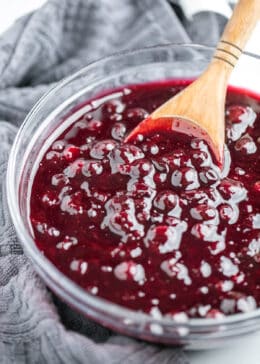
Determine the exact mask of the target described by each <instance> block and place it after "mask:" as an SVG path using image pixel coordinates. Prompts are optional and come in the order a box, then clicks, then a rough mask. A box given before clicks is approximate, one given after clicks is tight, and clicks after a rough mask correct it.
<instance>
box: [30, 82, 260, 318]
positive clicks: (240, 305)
mask: <svg viewBox="0 0 260 364" xmlns="http://www.w3.org/2000/svg"><path fill="white" fill-rule="evenodd" d="M183 84H184V83H183V82H181V81H168V82H161V83H151V84H145V85H136V86H130V87H127V88H124V89H122V90H121V91H120V92H119V91H118V90H116V92H115V95H114V96H113V92H112V91H111V97H110V100H109V101H104V102H100V105H99V106H98V107H96V108H95V107H94V106H93V104H92V103H91V104H90V105H92V109H91V111H89V112H88V113H86V114H85V115H84V116H83V117H81V118H80V119H79V120H77V121H76V122H75V123H74V124H73V125H72V126H71V127H69V128H68V129H67V130H66V131H65V132H64V133H63V134H62V135H61V136H60V137H59V138H58V139H57V140H56V141H55V142H54V143H52V145H51V146H50V148H49V149H48V151H47V152H46V153H45V155H44V157H43V159H42V161H41V162H40V164H39V167H38V170H37V173H36V175H35V178H34V182H33V188H32V193H31V200H30V207H31V215H30V219H31V224H32V227H33V231H34V234H35V241H36V243H37V246H38V247H39V249H40V250H41V251H42V252H43V253H44V254H45V255H46V256H47V257H48V258H49V259H50V260H51V261H52V262H53V263H54V264H55V265H56V266H57V267H58V268H59V269H60V270H61V271H62V272H63V273H64V274H66V275H67V276H68V277H70V278H71V279H72V280H73V281H75V282H76V283H78V284H79V285H80V286H82V287H83V288H84V289H86V290H87V291H89V292H90V293H92V294H94V295H98V296H101V297H104V298H106V299H108V300H110V301H113V302H116V303H118V304H120V305H123V306H126V307H129V308H132V309H134V310H138V311H144V312H147V313H150V314H151V315H153V316H155V317H160V316H161V315H168V316H172V317H176V316H175V315H179V314H181V315H184V316H185V317H187V316H188V317H221V316H223V315H230V314H233V313H236V312H248V311H251V310H254V309H255V308H257V307H258V306H260V269H259V267H260V197H259V196H260V175H259V172H260V160H259V147H260V114H259V109H260V102H259V100H257V99H253V98H252V97H249V96H247V97H246V96H245V95H242V94H240V93H239V92H238V91H232V92H231V91H230V92H229V95H228V98H227V106H226V138H227V148H226V152H225V168H224V170H223V171H220V170H219V168H218V167H217V166H216V165H215V164H214V163H213V162H212V158H211V154H210V152H209V150H208V147H207V145H206V144H205V143H204V142H203V141H201V140H198V139H191V138H188V137H187V136H184V135H181V134H179V135H172V136H170V135H164V134H162V133H161V134H160V135H158V134H156V135H150V136H149V137H147V138H143V136H141V135H140V136H139V139H138V140H137V141H136V143H135V144H134V145H133V144H124V143H123V142H122V141H123V139H124V137H125V136H126V135H127V133H129V132H130V130H132V129H133V128H134V127H135V126H136V125H137V124H138V123H139V122H140V121H141V120H143V119H144V118H145V117H146V116H147V115H148V114H149V113H151V112H152V111H153V110H154V109H155V108H156V107H158V106H159V105H160V104H162V103H163V102H164V101H166V100H167V99H169V98H170V97H171V96H173V95H174V94H176V93H177V92H179V91H180V90H181V89H182V88H183V87H184V86H183ZM250 105H251V106H250ZM257 111H258V114H257Z"/></svg>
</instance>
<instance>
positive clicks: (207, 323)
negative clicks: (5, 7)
mask: <svg viewBox="0 0 260 364" xmlns="http://www.w3.org/2000/svg"><path fill="white" fill-rule="evenodd" d="M168 47H180V48H192V49H197V50H206V51H210V52H212V51H213V50H214V49H215V48H214V47H211V46H207V45H202V44H194V43H165V44H158V45H154V46H149V47H143V48H139V49H133V50H124V51H120V52H116V53H113V54H111V55H108V56H105V57H102V58H99V59H97V60H95V61H93V62H91V63H89V64H87V65H86V66H85V67H83V68H81V69H80V70H78V71H77V72H75V73H73V74H72V75H70V76H68V77H65V78H64V79H62V80H61V81H59V82H58V83H57V84H56V85H54V86H52V87H51V88H50V90H49V91H47V92H46V93H45V94H44V95H43V96H42V97H41V98H40V99H39V100H38V101H37V102H36V104H35V105H34V106H33V108H32V109H31V111H30V112H29V113H28V114H27V116H26V117H25V119H24V121H23V123H22V125H21V127H20V128H19V130H18V133H17V135H16V137H15V140H14V142H13V146H12V148H11V152H10V155H9V160H8V165H7V173H6V191H7V203H8V207H9V211H10V215H11V219H12V222H13V224H14V227H15V229H16V232H17V235H18V237H19V239H20V242H21V243H22V246H23V248H24V250H25V252H26V253H27V254H26V255H27V256H28V257H29V258H30V260H32V261H33V263H34V265H36V266H35V269H36V271H38V272H39V271H43V272H44V273H45V274H47V275H48V276H51V278H52V280H54V281H55V282H58V285H59V286H62V287H63V288H62V289H63V291H65V292H68V293H69V295H70V296H71V297H73V298H74V299H76V300H78V301H79V302H80V303H81V304H83V305H85V306H86V307H87V306H89V305H90V306H91V307H92V308H93V307H95V308H96V309H97V310H100V311H101V312H105V313H106V315H110V314H112V315H113V316H118V317H127V319H129V320H133V322H136V321H139V322H142V323H146V324H151V323H154V322H156V323H158V324H160V325H162V326H164V325H165V326H176V327H178V326H182V327H183V326H186V327H188V328H189V329H190V330H192V329H196V328H198V329H200V328H206V327H209V328H213V327H214V326H218V325H229V324H230V325H231V324H237V323H239V322H242V321H243V322H244V321H247V320H250V319H255V318H258V317H259V318H260V308H258V309H256V310H254V311H251V312H247V313H236V314H233V315H230V316H224V317H221V318H220V319H213V318H189V319H188V320H187V321H185V322H177V321H174V320H173V319H172V318H167V317H166V316H162V317H161V318H154V317H152V316H151V315H149V314H146V313H144V312H139V311H135V310H132V309H129V308H126V307H124V306H121V305H118V304H116V303H113V302H111V301H109V300H106V299H104V298H101V297H99V296H95V295H92V294H90V293H88V292H87V291H86V290H84V289H83V288H81V287H80V286H79V285H77V284H76V283H74V282H73V281H72V280H71V279H70V278H68V277H67V276H65V275H64V274H63V273H62V272H61V271H60V270H58V268H56V266H55V265H54V264H53V263H51V261H49V260H48V259H47V258H46V257H45V256H44V255H43V254H42V253H41V252H40V250H39V249H38V248H37V246H36V244H35V242H34V240H33V239H32V237H31V236H30V234H29V233H28V231H27V229H26V227H25V225H24V223H23V220H22V217H21V214H20V209H19V201H18V195H19V194H18V188H16V187H15V164H16V162H15V161H16V159H17V153H18V149H19V146H20V144H21V142H22V137H23V132H24V129H25V127H26V125H27V124H28V123H29V122H30V121H31V119H32V118H33V116H34V114H35V113H36V112H38V110H39V109H41V107H42V106H43V105H44V104H45V102H46V101H48V99H49V98H51V97H52V96H53V95H55V94H56V93H57V92H58V91H59V90H60V89H61V88H62V87H64V86H66V85H67V84H69V83H70V82H71V81H73V80H74V79H76V78H78V77H80V76H81V75H82V74H84V73H86V72H89V71H91V68H92V67H93V66H102V64H105V63H106V62H107V61H109V60H112V59H115V58H120V57H123V56H127V55H134V54H138V53H144V52H149V51H154V50H158V51H159V50H161V49H166V48H168ZM243 54H245V55H247V56H249V57H252V58H255V59H258V60H260V54H259V55H258V54H254V53H251V52H243ZM38 128H39V126H38ZM17 185H18V187H19V184H17ZM45 283H46V282H45ZM75 307H76V308H77V306H76V305H75Z"/></svg>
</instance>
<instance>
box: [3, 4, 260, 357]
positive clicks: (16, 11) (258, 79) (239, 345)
mask: <svg viewBox="0 0 260 364" xmlns="http://www.w3.org/2000/svg"><path fill="white" fill-rule="evenodd" d="M193 1H196V0H193ZM208 1H213V0H208ZM214 1H215V0H214ZM44 2H45V0H25V1H21V0H1V10H0V34H1V33H3V32H4V31H5V30H6V29H7V28H8V27H9V26H10V25H11V24H12V23H13V21H14V20H15V19H16V18H17V17H19V16H21V15H23V14H25V13H27V12H30V11H31V10H33V9H35V8H37V7H38V6H41V5H42V4H43V3H44ZM186 2H187V1H186ZM259 40H260V24H258V27H257V29H256V31H255V33H254V34H253V37H252V38H251V39H250V41H249V43H248V45H247V50H248V51H251V52H254V53H257V54H259V55H260V41H259ZM248 72H249V70H248V66H247V63H246V61H241V65H240V68H237V69H236V73H235V75H234V76H233V77H234V78H238V79H239V82H238V83H240V81H241V80H242V79H244V78H248ZM250 74H251V75H252V79H253V80H254V81H255V85H257V86H258V87H259V84H260V73H259V61H258V62H255V65H254V66H253V65H250ZM187 355H188V357H189V359H190V362H191V364H260V332H259V333H255V334H252V335H250V336H248V337H245V338H243V339H239V340H237V341H236V342H235V343H234V344H232V345H230V346H227V347H225V348H223V349H216V350H210V351H198V352H188V353H187Z"/></svg>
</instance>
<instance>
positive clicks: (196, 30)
mask: <svg viewBox="0 0 260 364" xmlns="http://www.w3.org/2000/svg"><path fill="white" fill-rule="evenodd" d="M180 10H181V9H180V7H179V6H178V1H176V2H175V4H174V5H173V6H171V5H170V3H168V2H167V0H156V1H153V0H140V1H139V0H138V1H136V0H124V1H122V0H49V1H48V2H47V3H46V4H45V5H44V6H43V7H42V8H41V9H39V10H38V11H36V12H34V13H32V14H29V15H26V16H24V17H23V18H21V19H19V20H18V21H17V22H16V23H15V25H14V26H13V27H12V28H10V29H9V30H8V31H7V32H5V34H4V35H3V36H2V37H1V38H0V119H1V120H3V122H0V363H1V364H2V363H3V364H9V363H12V364H14V363H15V364H20V363H32V364H34V363H40V364H41V363H88V364H92V363H93V364H98V363H108V364H110V363H114V364H116V363H118V364H121V363H124V364H127V363H129V364H130V363H136V364H139V363H149V364H153V363H159V362H160V363H162V364H163V363H165V364H166V363H177V364H178V363H179V364H184V363H187V359H186V358H185V354H183V352H182V351H180V350H178V349H175V348H165V347H162V346H157V345H150V344H146V343H143V342H138V341H136V340H134V339H130V338H127V337H123V336H119V335H116V334H114V333H111V332H110V331H109V330H107V329H105V328H103V327H101V326H99V325H97V324H95V323H93V322H92V321H91V320H87V319H86V318H83V317H81V316H80V315H79V314H77V313H75V312H73V311H72V310H71V309H70V308H68V307H67V306H66V305H65V304H64V303H61V302H60V301H59V300H58V299H57V298H55V297H53V296H52V295H51V293H50V292H49V291H48V290H47V289H46V287H45V286H44V284H43V282H42V281H41V279H40V278H39V277H38V276H37V275H36V274H35V272H34V269H33V267H32V266H31V264H30V262H29V261H28V260H27V258H26V257H25V256H24V254H23V251H22V248H21V246H20V244H19V241H18V240H17V237H16V234H15V231H14V228H13V226H12V223H11V221H10V216H9V213H8V207H7V203H6V193H5V172H6V165H7V159H8V155H9V152H10V147H11V144H12V141H13V139H14V136H15V134H16V131H17V129H16V127H17V126H19V125H21V123H22V121H23V119H24V117H25V115H26V114H27V113H28V111H29V110H30V108H31V107H32V106H33V104H34V103H35V102H36V101H37V100H38V99H39V97H41V96H42V95H43V93H44V92H46V91H47V90H48V89H49V88H50V87H51V86H52V85H53V84H55V83H56V82H57V81H59V80H60V79H61V78H63V77H65V76H67V75H69V74H71V73H72V72H74V71H76V70H78V69H79V68H81V67H83V66H85V65H86V64H87V63H89V62H90V61H92V60H94V59H97V58H100V57H103V56H104V55H107V54H110V53H112V52H114V51H118V50H122V49H127V48H128V49H129V48H137V47H143V46H148V45H153V44H159V43H161V44H162V43H168V42H192V41H196V42H200V43H209V44H215V43H216V41H217V39H218V37H219V35H220V32H221V30H222V27H223V24H224V21H223V18H221V17H220V16H217V15H216V14H209V13H201V14H197V15H196V16H194V19H192V20H187V19H185V18H184V17H183V16H182V14H181V11H180ZM176 12H177V13H178V15H179V17H178V16H177V15H176Z"/></svg>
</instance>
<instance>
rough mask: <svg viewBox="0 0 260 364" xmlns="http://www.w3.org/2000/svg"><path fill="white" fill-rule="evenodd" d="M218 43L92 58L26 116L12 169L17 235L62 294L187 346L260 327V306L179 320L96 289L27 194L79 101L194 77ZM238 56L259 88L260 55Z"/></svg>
mask: <svg viewBox="0 0 260 364" xmlns="http://www.w3.org/2000/svg"><path fill="white" fill-rule="evenodd" d="M213 51H214V49H213V48H210V47H205V46H200V45H189V44H182V45H173V44H169V45H163V46H155V47H150V48H146V49H141V50H136V51H130V52H122V53H120V54H116V55H113V56H110V57H107V58H104V59H102V60H99V61H97V62H94V63H92V64H90V65H88V66H87V67H85V68H83V69H82V70H80V71H79V72H77V73H75V74H74V75H72V76H71V77H68V78H66V79H64V80H62V81H61V82H60V83H59V84H58V85H57V86H56V87H54V88H53V89H51V90H50V91H49V92H48V93H47V94H46V95H44V96H43V97H42V98H41V100H40V101H39V102H38V103H37V104H36V105H35V106H34V108H33V109H32V111H31V112H30V113H29V115H28V116H27V118H26V119H25V121H24V123H23V124H22V126H21V128H20V130H19V132H18V134H17V136H16V139H15V142H14V145H13V148H12V151H11V154H10V159H9V163H8V171H7V195H8V204H9V208H10V213H11V217H12V220H13V223H14V226H15V228H16V231H17V234H18V237H19V239H20V240H21V243H22V245H23V248H24V251H25V253H26V254H27V256H28V257H29V258H30V259H31V261H32V263H33V264H34V267H35V270H36V271H37V272H38V274H39V275H40V276H41V277H42V279H43V280H44V282H45V283H46V284H47V285H48V286H49V287H50V288H51V289H52V290H53V291H54V292H55V293H56V294H57V295H58V296H59V297H60V298H61V299H62V300H64V301H65V302H67V303H68V304H69V305H70V306H72V307H73V308H75V309H76V310H78V311H79V312H81V313H82V314H84V315H86V316H87V317H89V318H91V319H93V320H95V321H97V322H98V323H100V324H102V325H104V326H106V327H109V328H111V329H113V330H115V331H118V332H120V333H122V334H126V335H130V336H133V337H136V338H140V339H144V340H147V341H151V342H157V343H164V344H171V345H182V346H185V348H188V349H208V348H212V347H217V346H220V345H223V344H224V343H227V342H230V341H232V340H234V339H235V338H237V337H240V336H242V335H244V334H248V333H250V332H254V331H256V330H258V329H260V309H257V310H255V311H254V312H251V313H244V314H236V315H232V316H229V317H226V318H224V319H221V320H217V319H190V320H189V321H186V322H176V321H173V320H170V319H167V318H166V317H163V318H160V319H155V318H153V317H151V316H150V315H148V314H144V313H139V312H135V311H132V310H129V309H127V308H124V307H121V306H119V305H116V304H114V303H112V302H109V301H107V300H104V299H102V298H99V297H97V296H93V295H91V294H90V293H87V292H86V291H84V290H83V289H82V288H80V287H79V286H78V285H76V284H75V283H74V282H73V281H71V280H70V279H69V278H67V277H66V276H65V275H63V274H62V273H61V272H60V271H59V270H58V269H57V268H56V267H55V266H54V265H53V264H52V263H51V262H50V261H49V260H48V259H47V258H46V257H45V256H44V255H43V254H42V253H41V252H40V251H39V250H38V248H37V246H36V245H35V243H34V240H33V234H32V229H31V226H30V221H29V203H28V201H29V197H30V189H31V185H32V181H33V176H34V173H35V170H36V168H37V163H38V162H39V160H40V158H41V156H42V155H43V153H44V151H45V150H46V149H47V148H48V146H49V145H50V143H52V141H53V140H54V139H55V138H56V137H57V136H58V135H59V134H60V133H61V132H62V131H63V130H64V129H65V128H67V127H68V125H70V124H71V123H73V121H74V120H75V119H76V118H78V117H79V116H80V114H81V113H82V109H77V107H75V106H76V105H78V104H80V103H81V102H82V101H85V100H88V99H91V98H92V97H93V96H95V95H97V94H99V93H100V92H102V91H104V90H108V89H112V88H116V87H119V86H122V85H129V84H138V83H143V82H149V81H157V80H165V79H178V78H179V79H194V78H196V77H198V76H199V75H200V74H201V73H202V71H203V70H204V69H205V68H206V66H207V64H208V63H209V61H210V59H211V57H212V54H213ZM239 63H240V65H238V67H237V69H236V70H235V72H234V73H233V76H232V79H231V83H232V84H233V85H236V86H239V87H242V88H245V89H247V90H248V91H250V92H253V93H254V94H259V95H260V83H257V82H255V78H256V77H255V72H254V67H258V69H259V66H260V57H259V56H256V55H253V54H244V55H243V56H242V59H241V61H240V62H239ZM243 63H244V64H245V66H246V67H244V68H243ZM250 70H251V73H250V72H249V71H250ZM245 72H247V74H246V77H245ZM239 76H243V77H239ZM250 77H251V81H250ZM245 80H246V83H245ZM83 109H84V108H83ZM71 110H73V112H72V111H71Z"/></svg>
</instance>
